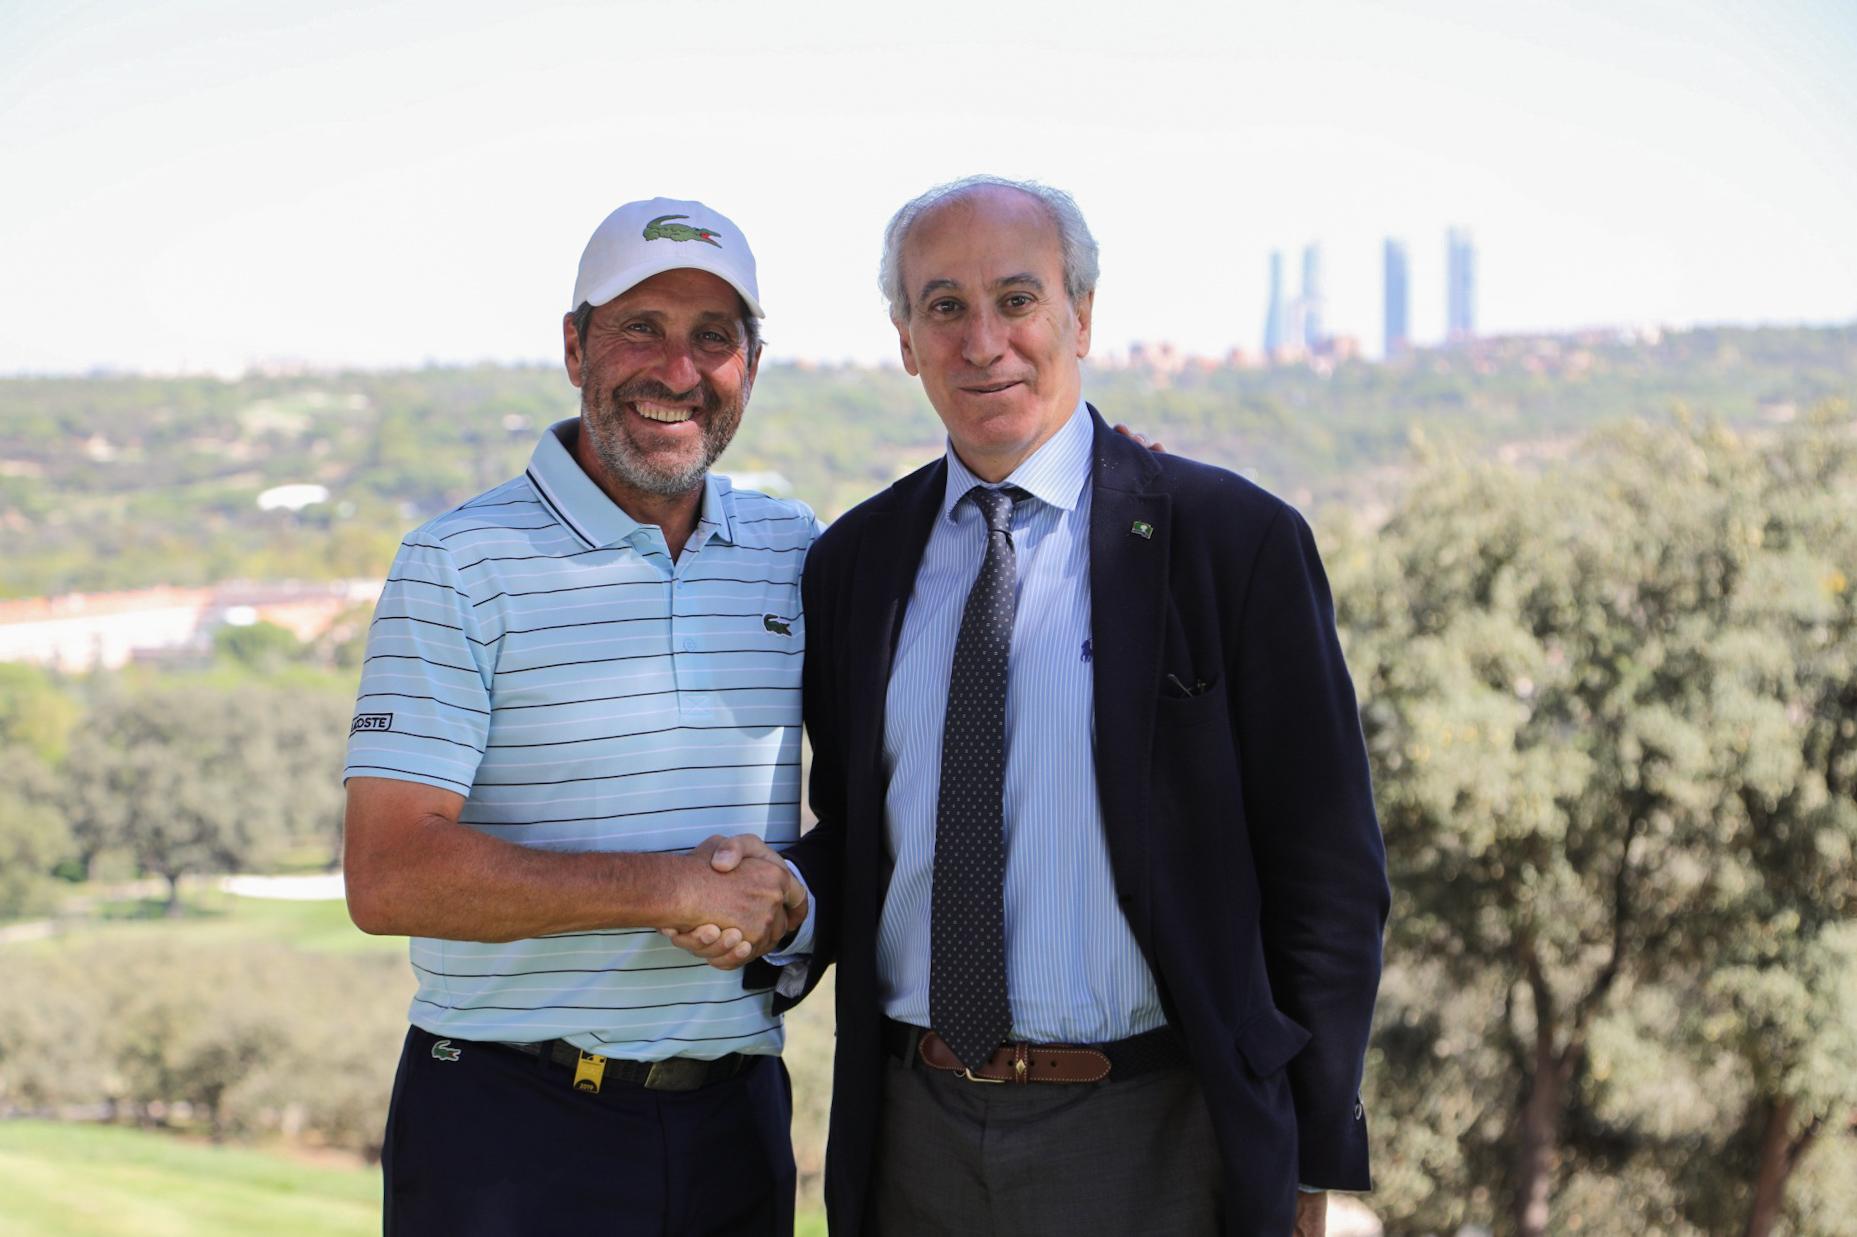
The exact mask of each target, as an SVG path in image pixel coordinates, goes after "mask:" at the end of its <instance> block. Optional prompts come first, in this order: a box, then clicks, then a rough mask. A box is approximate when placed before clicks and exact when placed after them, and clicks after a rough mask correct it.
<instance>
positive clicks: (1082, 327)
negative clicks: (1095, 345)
mask: <svg viewBox="0 0 1857 1237" xmlns="http://www.w3.org/2000/svg"><path fill="white" fill-rule="evenodd" d="M1095 308H1096V293H1095V291H1094V290H1092V291H1089V292H1085V293H1084V294H1083V299H1082V300H1080V301H1078V302H1077V356H1078V357H1079V358H1082V357H1086V356H1089V355H1090V313H1091V311H1093V310H1094V309H1095Z"/></svg>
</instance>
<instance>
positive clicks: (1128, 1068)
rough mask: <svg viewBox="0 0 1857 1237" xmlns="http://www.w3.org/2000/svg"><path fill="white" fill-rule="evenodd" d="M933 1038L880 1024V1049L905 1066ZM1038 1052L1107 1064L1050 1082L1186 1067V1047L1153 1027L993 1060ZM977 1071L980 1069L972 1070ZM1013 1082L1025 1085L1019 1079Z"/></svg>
mask: <svg viewBox="0 0 1857 1237" xmlns="http://www.w3.org/2000/svg"><path fill="white" fill-rule="evenodd" d="M934 1034H935V1033H934V1032H933V1031H928V1030H924V1029H923V1028H921V1027H917V1026H911V1025H910V1024H909V1023H907V1022H898V1021H896V1020H895V1019H894V1018H885V1019H884V1020H883V1046H884V1048H885V1050H886V1051H888V1052H889V1054H890V1055H891V1056H893V1057H895V1058H896V1059H897V1060H899V1061H901V1062H903V1063H904V1064H905V1065H918V1064H922V1063H924V1061H925V1060H926V1058H923V1057H921V1055H920V1054H921V1048H922V1041H923V1039H924V1037H928V1036H934ZM1041 1052H1043V1053H1044V1054H1046V1055H1057V1056H1059V1057H1062V1056H1064V1055H1066V1054H1078V1053H1094V1054H1097V1055H1100V1056H1101V1057H1102V1058H1103V1060H1105V1061H1106V1062H1107V1063H1108V1068H1107V1070H1106V1071H1105V1072H1103V1073H1100V1074H1095V1075H1094V1077H1076V1078H1061V1079H1055V1080H1053V1081H1063V1082H1084V1081H1098V1080H1100V1081H1104V1082H1115V1081H1117V1080H1119V1079H1125V1078H1133V1077H1135V1076H1136V1075H1139V1074H1145V1073H1148V1072H1150V1071H1152V1070H1157V1069H1166V1068H1170V1067H1174V1066H1182V1065H1185V1064H1187V1055H1186V1044H1185V1042H1184V1041H1183V1040H1182V1039H1181V1038H1180V1035H1179V1033H1178V1032H1176V1031H1175V1030H1174V1029H1173V1028H1172V1027H1156V1028H1155V1029H1154V1030H1152V1031H1143V1032H1142V1033H1141V1034H1140V1035H1131V1036H1129V1037H1128V1038H1127V1039H1118V1040H1115V1041H1114V1042H1112V1043H1107V1044H1029V1043H1022V1042H1013V1041H1007V1042H1006V1043H1004V1044H1001V1045H1000V1047H999V1052H997V1053H995V1056H996V1057H998V1056H1000V1054H1002V1053H1003V1054H1006V1055H1007V1056H1008V1057H1010V1058H1015V1059H1017V1060H1020V1061H1023V1060H1025V1059H1026V1058H1027V1057H1028V1056H1031V1057H1036V1056H1038V1055H1039V1054H1040V1053H1041ZM957 1064H958V1062H957ZM978 1068H980V1067H976V1069H978ZM1004 1080H1006V1079H998V1080H996V1079H992V1078H988V1077H985V1076H975V1077H973V1078H972V1079H971V1081H975V1082H981V1081H1004ZM1013 1080H1014V1081H1028V1079H1025V1078H1023V1077H1021V1078H1018V1079H1013ZM1029 1081H1044V1079H1040V1078H1037V1077H1036V1075H1035V1074H1034V1076H1033V1077H1032V1078H1031V1079H1029Z"/></svg>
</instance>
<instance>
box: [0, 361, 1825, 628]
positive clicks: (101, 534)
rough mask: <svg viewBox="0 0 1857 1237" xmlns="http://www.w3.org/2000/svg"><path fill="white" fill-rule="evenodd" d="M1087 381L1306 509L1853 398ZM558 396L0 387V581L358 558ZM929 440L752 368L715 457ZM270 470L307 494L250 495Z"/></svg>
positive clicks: (1740, 372) (35, 382)
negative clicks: (1451, 462) (1432, 470)
mask: <svg viewBox="0 0 1857 1237" xmlns="http://www.w3.org/2000/svg"><path fill="white" fill-rule="evenodd" d="M1087 385H1088V390H1089V393H1090V397H1091V399H1092V400H1094V401H1095V402H1096V403H1097V404H1098V405H1099V406H1100V407H1101V408H1102V409H1103V410H1104V411H1105V412H1106V413H1108V414H1109V415H1110V416H1111V417H1112V418H1119V419H1123V420H1127V421H1129V422H1131V423H1133V424H1136V425H1137V427H1138V428H1141V429H1144V430H1147V431H1149V432H1157V433H1160V434H1162V435H1163V436H1164V437H1165V438H1166V440H1167V442H1168V444H1169V446H1170V447H1172V448H1173V449H1174V450H1176V451H1182V452H1185V453H1188V454H1191V455H1195V456H1197V457H1199V458H1201V459H1206V460H1211V461H1213V462H1215V463H1219V464H1223V465H1226V466H1228V467H1232V468H1238V469H1243V470H1247V471H1249V472H1251V473H1253V474H1254V475H1256V476H1257V477H1258V478H1259V479H1260V480H1262V481H1263V482H1264V483H1265V484H1267V485H1269V486H1270V487H1271V488H1273V489H1276V490H1278V491H1279V492H1282V493H1285V494H1291V495H1306V496H1307V497H1308V498H1311V499H1314V500H1317V501H1320V500H1323V499H1326V498H1330V497H1334V496H1336V495H1338V494H1342V493H1349V494H1351V495H1356V496H1358V494H1359V493H1360V492H1361V491H1362V490H1363V489H1371V490H1376V491H1378V490H1384V489H1386V488H1388V485H1387V483H1388V481H1389V476H1388V474H1389V473H1390V472H1394V471H1396V464H1397V461H1399V460H1400V459H1402V458H1403V456H1404V455H1405V453H1406V448H1407V444H1408V442H1409V441H1411V440H1412V439H1413V438H1414V437H1415V436H1422V437H1424V438H1425V439H1426V440H1428V441H1439V442H1443V441H1448V442H1452V443H1456V444H1461V445H1463V446H1465V447H1467V448H1469V449H1475V450H1480V449H1483V448H1486V447H1492V446H1494V445H1495V444H1498V443H1508V444H1514V449H1515V450H1517V451H1519V452H1521V453H1523V454H1527V453H1530V452H1534V453H1552V452H1553V451H1555V450H1557V449H1559V447H1560V445H1562V444H1564V443H1566V442H1569V441H1571V439H1572V437H1573V436H1577V435H1578V434H1580V433H1583V432H1585V431H1586V430H1588V429H1590V428H1592V427H1593V426H1595V425H1598V424H1601V423H1603V422H1606V421H1610V420H1614V419H1617V418H1619V417H1621V416H1664V415H1667V414H1668V413H1669V411H1670V409H1671V407H1672V405H1673V403H1677V402H1683V401H1688V402H1692V403H1694V404H1695V405H1696V406H1698V407H1707V408H1709V409H1710V410H1711V411H1713V412H1714V413H1715V414H1716V415H1719V416H1721V417H1723V418H1724V419H1726V420H1729V421H1731V422H1753V421H1757V420H1759V419H1760V418H1763V417H1781V416H1785V415H1788V413H1789V410H1790V409H1792V408H1804V407H1808V406H1810V405H1811V404H1813V403H1815V402H1817V401H1819V400H1822V399H1825V398H1829V397H1834V396H1841V397H1845V398H1850V397H1853V396H1857V329H1854V328H1850V327H1842V328H1832V329H1817V330H1791V329H1773V328H1768V329H1761V330H1697V331H1689V332H1683V333H1680V334H1672V335H1669V336H1666V337H1664V338H1663V339H1661V340H1658V341H1656V342H1654V343H1645V342H1621V341H1606V340H1591V341H1582V340H1577V339H1568V340H1514V341H1486V342H1484V343H1482V344H1479V345H1478V347H1477V348H1475V349H1465V350H1444V351H1427V352H1422V353H1417V354H1414V355H1413V356H1411V357H1409V358H1406V359H1405V360H1403V361H1402V362H1401V363H1397V364H1392V365H1369V364H1365V363H1361V362H1352V363H1346V364H1342V365H1339V366H1337V367H1334V368H1333V369H1332V370H1329V371H1324V372H1317V371H1312V370H1310V369H1307V368H1303V367H1299V366H1291V367H1282V368H1276V369H1257V370H1253V369H1234V368H1229V367H1226V368H1219V367H1214V368H1204V367H1200V366H1196V365H1188V366H1186V367H1185V368H1184V369H1181V370H1180V371H1179V372H1174V373H1166V374H1160V375H1157V374H1155V373H1153V372H1151V371H1149V370H1146V369H1137V370H1126V369H1114V368H1110V367H1107V366H1103V367H1093V368H1092V371H1091V373H1090V375H1089V379H1088V383H1087ZM578 407H579V405H578V397H577V395H576V393H575V391H574V390H573V388H572V387H571V386H569V385H568V383H567V380H566V378H565V376H564V375H563V373H562V371H561V369H560V367H559V366H558V365H543V366H529V367H519V368H499V367H493V366H476V367H470V368H464V369H425V370H419V371H413V372H398V373H323V374H306V375H292V376H275V375H255V376H252V377H248V378H244V379H241V380H239V381H236V382H224V381H219V380H216V379H206V378H181V379H153V378H86V379H37V378H35V379H8V380H0V464H4V465H5V467H4V468H0V527H5V528H7V529H8V530H9V537H10V541H9V544H8V555H7V570H6V573H5V578H4V580H0V596H30V595H35V594H43V593H56V592H64V591H97V590H103V589H111V588H125V587H135V586H143V585H151V584H200V583H208V582H212V581H217V580H226V579H234V578H247V579H284V578H298V579H327V578H331V577H340V576H368V575H380V574H383V573H384V572H385V571H386V568H387V564H388V562H389V561H390V560H391V558H392V555H393V550H394V547H395V545H396V544H397V543H398V541H399V538H400V535H401V534H402V533H403V532H405V531H406V529H407V528H408V527H410V526H411V525H412V524H414V523H416V522H417V521H419V520H421V519H424V518H426V517H429V516H432V515H436V514H437V513H438V512H440V511H443V510H444V509H446V508H447V507H449V506H451V505H453V504H455V503H458V502H461V501H463V500H464V499H466V498H468V497H469V496H470V495H472V494H473V493H476V492H477V491H479V490H482V489H485V488H487V487H488V486H490V485H493V484H495V483H497V482H499V481H503V480H505V479H507V478H509V477H512V476H515V475H516V474H517V473H518V472H519V471H520V470H521V468H522V466H523V464H524V462H525V461H526V459H527V457H528V454H529V452H530V451H531V450H532V449H533V447H534V444H535V436H536V435H537V434H538V433H540V432H541V430H542V429H543V427H545V426H547V425H548V424H549V423H550V422H553V421H556V420H560V419H562V418H565V417H571V416H573V415H574V414H575V413H576V412H577V411H578ZM1518 440H1519V441H1518ZM942 443H943V436H942V429H941V425H940V423H939V422H938V421H937V420H936V419H935V416H934V413H933V412H932V410H931V409H930V408H929V406H928V403H927V401H926V400H925V399H924V398H923V396H922V392H921V388H920V386H919V384H917V383H916V381H915V380H914V379H912V378H910V377H908V375H906V374H904V373H903V372H902V371H901V370H899V369H895V368H882V369H866V368H853V367H842V366H810V365H797V364H776V363H769V364H765V365H763V366H762V368H761V375H760V379H759V381H758V383H757V384H756V387H755V392H754V399H753V401H752V403H751V404H750V406H749V409H748V413H747V415H746V416H745V417H744V419H743V421H742V427H741V432H740V434H739V435H738V437H737V439H736V441H735V444H734V445H733V446H732V447H730V449H729V452H728V454H727V455H726V456H725V457H724V459H723V463H722V469H723V471H725V472H729V473H733V474H746V473H756V474H763V475H765V474H777V475H778V477H779V478H783V479H784V485H782V484H781V483H779V482H776V481H772V480H770V481H768V482H767V484H769V485H772V486H773V487H774V488H776V489H782V488H784V489H786V490H788V491H789V492H790V493H791V495H792V496H794V497H799V498H803V499H805V500H806V501H808V502H810V503H812V504H813V505H814V506H815V507H816V508H817V509H818V511H819V512H820V514H821V515H823V516H825V517H826V518H828V519H830V518H834V517H836V516H837V515H839V514H842V513H843V512H844V511H845V510H846V509H847V508H849V507H850V506H851V505H852V504H854V503H856V502H859V501H861V500H862V499H864V498H866V497H868V496H869V495H870V494H872V493H874V492H875V491H876V490H878V489H881V488H882V487H883V486H885V485H888V484H889V483H890V482H891V481H892V480H894V479H895V478H896V477H897V476H899V475H900V474H902V473H903V472H905V471H907V470H909V469H911V468H914V467H915V466H916V465H918V464H920V463H921V462H923V461H924V460H927V459H930V458H932V457H933V456H934V455H936V454H938V453H939V452H940V451H941V449H942ZM291 482H306V483H314V484H319V485H323V486H326V487H327V488H328V489H329V491H330V499H329V501H328V502H326V503H321V504H316V505H312V506H308V507H305V508H303V509H302V510H299V511H295V512H291V511H260V510H258V508H257V506H256V499H257V497H258V495H259V494H260V493H262V492H263V491H264V490H265V489H267V488H269V487H271V486H275V485H281V484H285V483H291Z"/></svg>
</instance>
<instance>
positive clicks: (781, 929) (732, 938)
mask: <svg viewBox="0 0 1857 1237" xmlns="http://www.w3.org/2000/svg"><path fill="white" fill-rule="evenodd" d="M690 858H691V859H692V860H693V861H694V863H693V864H692V866H691V870H690V874H689V881H690V894H689V897H688V898H687V899H686V903H687V904H688V905H689V906H690V907H691V908H692V909H691V911H690V912H689V915H688V917H689V919H690V922H689V923H687V924H679V925H676V926H672V927H665V928H660V929H658V930H659V931H660V932H662V933H663V934H664V935H665V936H666V937H668V938H669V939H670V941H671V943H672V944H674V945H676V946H677V947H678V948H679V949H684V950H688V951H689V952H690V953H692V954H695V955H696V956H697V957H699V958H701V959H703V960H704V961H705V962H707V963H709V965H711V966H713V967H716V968H718V969H720V970H725V971H732V970H734V969H735V968H737V967H739V966H743V965H745V964H747V963H748V962H749V961H751V960H752V959H755V958H758V957H760V956H761V955H762V954H764V953H766V952H768V951H769V950H770V949H772V948H774V946H776V945H778V944H779V943H780V942H781V941H782V940H784V939H785V938H786V936H787V934H788V933H790V932H792V931H793V930H794V929H796V928H798V927H799V926H800V924H802V923H803V922H805V920H806V911H807V906H806V886H805V885H803V884H801V883H800V882H799V881H798V880H796V879H795V878H794V876H793V873H792V871H791V870H790V869H788V867H787V865H786V862H785V861H784V860H782V859H781V857H780V856H779V854H778V853H776V852H775V851H774V850H773V848H772V847H770V846H768V844H767V843H766V842H764V841H762V840H761V839H760V838H758V837H756V836H754V835H753V834H752V833H743V834H738V835H737V836H735V837H732V838H725V837H722V836H721V835H719V834H718V835H717V836H715V837H711V838H708V839H705V840H704V842H703V844H702V845H700V846H698V847H697V848H696V849H695V850H694V851H692V852H691V853H690Z"/></svg>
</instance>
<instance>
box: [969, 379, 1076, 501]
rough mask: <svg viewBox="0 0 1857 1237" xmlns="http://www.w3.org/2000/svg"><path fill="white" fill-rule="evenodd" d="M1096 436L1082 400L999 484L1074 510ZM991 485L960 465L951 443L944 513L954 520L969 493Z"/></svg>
mask: <svg viewBox="0 0 1857 1237" xmlns="http://www.w3.org/2000/svg"><path fill="white" fill-rule="evenodd" d="M1095 432H1096V431H1095V427H1094V426H1093V425H1091V424H1090V414H1089V412H1088V410H1087V409H1086V408H1085V407H1084V402H1083V399H1082V398H1081V397H1079V398H1078V400H1077V407H1076V408H1075V409H1074V410H1073V411H1072V412H1071V414H1070V418H1069V419H1068V420H1067V421H1065V422H1064V424H1063V426H1062V427H1061V428H1060V429H1059V430H1058V432H1057V433H1055V434H1053V435H1051V437H1050V438H1048V439H1046V440H1045V444H1044V445H1043V446H1041V447H1039V448H1038V450H1036V451H1034V452H1032V453H1031V454H1030V455H1028V456H1026V457H1025V458H1024V459H1023V460H1021V461H1019V466H1018V467H1017V468H1015V469H1013V470H1012V472H1011V473H1010V474H1009V475H1008V476H1007V477H1006V479H1005V480H1004V481H1002V482H1000V483H999V484H1000V485H1001V486H1008V485H1016V486H1018V487H1019V488H1020V489H1022V490H1024V491H1025V492H1026V493H1028V494H1030V495H1031V496H1032V497H1033V498H1036V499H1038V500H1039V501H1040V502H1045V503H1049V504H1051V505H1052V506H1053V507H1061V508H1062V509H1064V510H1065V511H1071V510H1074V509H1075V508H1076V506H1077V503H1078V501H1079V500H1080V499H1081V498H1082V497H1083V487H1084V486H1085V485H1086V484H1088V483H1089V479H1090V447H1091V442H1092V440H1093V438H1094V437H1095ZM988 484H990V483H989V482H986V481H982V480H981V479H980V478H979V477H977V476H975V475H974V473H973V470H972V469H970V468H968V467H967V465H966V464H963V463H962V462H961V457H960V456H959V455H958V454H957V453H956V452H955V450H954V443H953V442H952V441H950V442H949V443H948V485H947V488H946V489H945V490H944V491H943V493H942V498H941V513H942V514H943V515H944V516H947V517H948V518H949V519H953V518H954V509H955V507H956V505H957V504H959V503H960V501H961V499H962V498H964V497H966V495H967V491H969V490H971V489H973V488H974V487H975V486H976V485H988Z"/></svg>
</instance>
